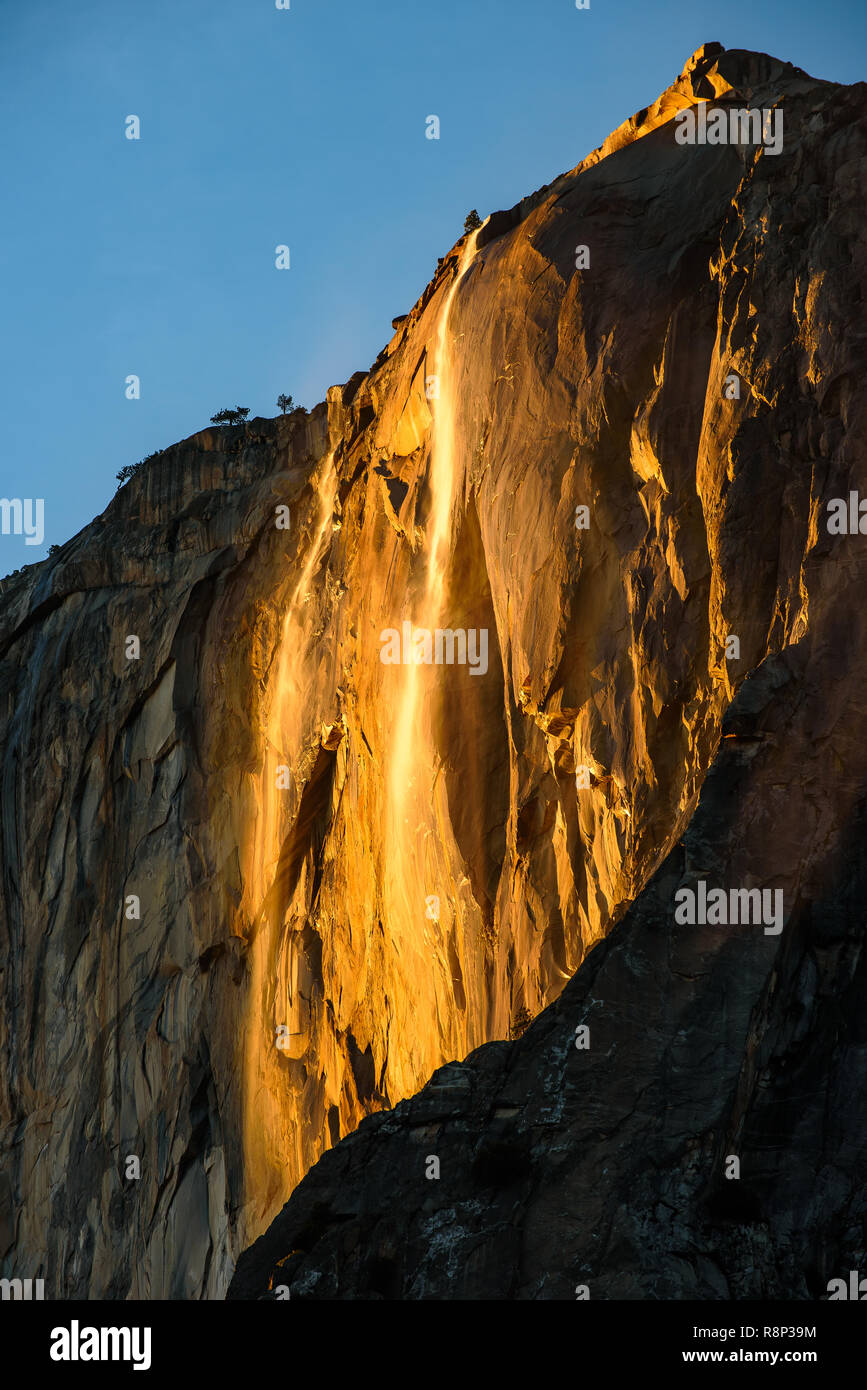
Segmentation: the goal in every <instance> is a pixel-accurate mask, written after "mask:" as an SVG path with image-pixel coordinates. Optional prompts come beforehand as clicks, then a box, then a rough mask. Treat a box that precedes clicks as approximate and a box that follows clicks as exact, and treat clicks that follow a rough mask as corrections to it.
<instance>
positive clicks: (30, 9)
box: [0, 0, 867, 574]
mask: <svg viewBox="0 0 867 1390" xmlns="http://www.w3.org/2000/svg"><path fill="white" fill-rule="evenodd" d="M711 39H716V40H719V41H720V42H721V43H723V44H724V45H725V46H726V47H727V48H755V49H761V50H764V51H765V52H770V53H773V54H775V55H776V56H777V57H780V58H784V59H787V60H789V61H791V62H794V63H796V64H798V65H799V66H800V67H804V68H806V69H807V71H808V72H811V73H813V74H814V75H816V76H818V77H825V78H828V79H831V80H834V81H840V82H856V81H861V80H863V79H864V78H865V76H867V63H865V55H867V5H865V4H864V0H823V3H821V4H819V3H812V2H810V3H808V0H763V3H761V4H758V3H754V2H753V3H750V2H749V0H726V3H725V4H719V3H718V4H712V3H709V2H708V0H688V3H686V4H681V3H678V4H673V3H668V0H663V2H662V3H657V4H653V3H649V0H648V2H647V3H639V0H591V8H590V9H589V10H584V11H579V10H576V8H575V5H574V0H291V8H290V9H289V10H277V9H276V6H275V4H274V0H146V3H145V2H144V0H139V2H138V3H135V0H128V3H118V0H75V3H74V4H69V3H68V0H0V77H2V81H0V130H2V131H3V164H4V170H5V176H6V188H7V199H6V213H5V215H4V218H3V219H2V226H0V277H2V280H0V283H2V312H3V321H4V331H3V334H2V344H0V354H2V361H0V390H2V404H3V412H2V413H3V438H2V445H0V449H2V453H0V496H8V497H26V498H30V497H33V498H36V497H43V498H44V499H45V528H46V533H45V545H44V546H43V547H42V548H37V547H35V546H32V547H26V546H25V545H24V542H23V538H22V537H19V536H0V574H5V573H7V572H8V571H10V570H12V569H14V568H16V567H17V566H19V565H22V564H26V563H30V562H32V561H33V560H37V559H40V558H41V557H42V555H43V554H44V553H45V549H46V548H47V546H48V545H49V544H51V543H52V542H62V541H64V540H66V539H68V538H69V537H70V536H72V535H73V534H75V533H76V532H77V531H78V530H80V529H81V527H82V526H84V525H85V524H86V523H87V522H88V521H89V520H90V519H91V518H92V517H93V516H95V515H96V514H98V513H99V512H100V511H102V510H103V508H104V507H105V505H106V503H107V502H108V501H109V500H110V498H111V496H112V495H113V493H114V489H115V486H116V484H115V478H114V475H115V473H116V472H117V470H118V469H119V468H120V467H122V466H123V465H124V464H127V463H134V462H135V461H136V460H137V459H139V458H142V457H143V456H144V455H146V454H149V453H151V452H152V451H153V450H155V449H158V448H161V447H164V446H166V445H168V444H171V443H173V442H174V441H175V440H178V439H182V438H184V437H185V436H187V435H189V434H192V433H193V432H194V431H196V430H198V429H201V428H203V427H204V426H205V425H207V423H208V420H209V417H210V416H211V415H212V414H213V413H214V411H215V410H217V409H219V408H222V407H224V406H227V405H238V404H240V405H246V406H249V407H250V410H251V414H252V415H257V414H261V415H275V414H277V408H276V404H275V402H276V398H277V395H278V394H279V393H280V392H281V391H286V392H289V393H291V394H292V395H293V396H294V397H295V400H296V403H302V404H305V405H307V406H312V405H313V404H315V403H316V402H317V401H319V400H321V399H323V397H324V394H325V391H326V389H327V387H328V386H329V385H331V384H332V383H334V382H342V381H345V380H346V379H347V378H348V377H349V376H350V375H351V374H352V372H354V371H356V370H358V369H364V368H367V367H368V366H369V365H370V364H371V362H372V361H373V360H374V358H375V357H376V355H377V353H378V352H379V350H380V348H381V347H382V346H383V344H384V343H385V342H387V340H388V338H389V337H390V336H391V331H392V330H391V319H392V317H393V316H394V315H395V314H398V313H403V312H405V311H406V310H407V309H409V308H410V306H411V305H412V304H413V303H414V302H415V300H416V299H417V297H418V296H419V294H420V293H421V291H422V289H423V288H424V286H425V284H426V283H427V281H428V280H429V278H430V276H431V274H432V273H433V271H434V269H435V266H436V261H437V257H438V256H441V255H443V254H444V252H445V251H446V250H447V249H448V247H449V246H451V245H452V243H453V242H454V241H455V239H456V238H457V237H458V236H459V235H460V234H461V231H462V229H463V221H464V217H465V216H466V214H467V213H468V212H469V210H470V209H471V208H473V207H476V208H478V210H479V212H480V214H481V215H482V217H484V216H486V215H487V213H489V212H491V211H493V210H494V209H496V208H501V207H510V206H511V205H512V204H513V203H515V202H517V200H518V199H519V198H521V197H522V196H523V195H525V194H527V193H530V192H532V191H533V190H535V189H536V188H538V187H539V186H540V185H542V184H544V183H548V182H550V180H551V179H552V178H554V177H555V176H556V175H557V174H559V173H562V172H563V170H565V169H568V168H571V167H572V166H573V165H575V164H577V163H578V161H579V160H580V159H581V158H582V157H583V156H584V155H585V154H587V153H588V152H589V151H590V150H591V149H593V148H594V147H595V146H596V145H598V144H599V143H600V142H601V141H602V140H603V139H604V138H605V136H606V135H607V134H608V133H609V131H610V130H612V129H613V128H614V127H615V126H616V125H618V124H619V123H620V122H621V121H622V120H623V119H625V117H626V116H628V115H630V114H631V113H632V112H633V111H636V110H638V109H639V108H641V107H642V106H644V105H646V104H647V103H649V102H650V101H652V100H653V99H654V98H655V97H656V96H657V95H658V94H659V92H660V91H661V90H662V89H663V88H664V87H666V86H668V85H669V84H670V83H671V82H672V81H673V80H674V78H675V76H676V75H677V73H678V72H679V71H680V70H681V68H682V67H683V64H684V62H685V61H686V59H687V57H688V56H689V54H690V53H691V52H692V51H693V50H694V49H695V48H697V47H698V46H699V44H701V43H704V42H706V41H708V40H711ZM431 114H436V115H438V116H439V117H440V121H441V138H440V139H439V141H434V140H427V139H426V138H425V118H426V117H427V116H428V115H431ZM128 115H137V116H139V118H140V120H141V139H140V140H138V141H131V140H127V139H126V138H125V136H124V128H125V127H124V122H125V119H126V117H127V116H128ZM281 243H282V244H287V245H288V246H289V247H290V254H291V269H289V270H286V271H280V270H277V269H276V268H275V265H274V260H275V247H276V246H277V245H278V244H281ZM132 373H134V374H136V375H137V376H139V378H140V380H141V398H140V399H139V400H137V401H135V400H133V401H131V400H127V399H126V397H125V385H124V383H125V379H126V377H127V376H128V375H129V374H132Z"/></svg>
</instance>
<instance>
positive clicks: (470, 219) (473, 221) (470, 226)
mask: <svg viewBox="0 0 867 1390" xmlns="http://www.w3.org/2000/svg"><path fill="white" fill-rule="evenodd" d="M481 225H482V219H481V217H479V214H478V213H477V212H476V210H475V208H473V210H472V212H471V213H469V215H468V216H467V218H466V219H465V221H464V231H465V232H474V231H475V230H476V229H477V228H478V227H481Z"/></svg>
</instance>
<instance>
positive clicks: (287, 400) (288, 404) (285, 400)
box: [277, 395, 294, 415]
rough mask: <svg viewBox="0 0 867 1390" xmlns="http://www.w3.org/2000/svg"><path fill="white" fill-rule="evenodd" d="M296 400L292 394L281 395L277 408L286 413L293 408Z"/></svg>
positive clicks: (278, 398)
mask: <svg viewBox="0 0 867 1390" xmlns="http://www.w3.org/2000/svg"><path fill="white" fill-rule="evenodd" d="M293 404H294V402H293V400H292V397H291V396H286V395H279V396H278V397H277V408H278V409H279V410H280V411H282V413H283V414H284V415H285V414H286V411H287V410H291V409H292V406H293Z"/></svg>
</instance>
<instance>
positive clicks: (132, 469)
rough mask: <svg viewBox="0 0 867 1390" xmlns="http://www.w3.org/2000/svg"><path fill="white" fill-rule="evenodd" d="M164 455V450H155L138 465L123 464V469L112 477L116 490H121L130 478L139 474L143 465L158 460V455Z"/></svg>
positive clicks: (140, 460)
mask: <svg viewBox="0 0 867 1390" xmlns="http://www.w3.org/2000/svg"><path fill="white" fill-rule="evenodd" d="M164 453H165V449H156V450H155V451H154V452H153V453H152V454H148V456H147V458H143V459H139V461H138V463H125V464H124V466H123V468H121V469H119V471H118V472H117V473H115V475H114V476H115V477H116V478H117V485H118V488H122V487H123V485H124V483H126V482H129V480H130V478H134V477H135V475H136V473H140V472H141V470H142V469H143V468H144V466H145V464H147V463H150V462H151V461H152V459H158V458H159V456H160V454H164Z"/></svg>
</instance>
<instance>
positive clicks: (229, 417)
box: [211, 405, 250, 425]
mask: <svg viewBox="0 0 867 1390" xmlns="http://www.w3.org/2000/svg"><path fill="white" fill-rule="evenodd" d="M249 414H250V407H249V406H248V405H236V406H235V409H234V410H232V409H231V408H230V409H229V410H218V411H217V413H216V415H212V416H211V424H212V425H240V424H243V422H244V421H245V420H246V418H247V416H248V415H249Z"/></svg>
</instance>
